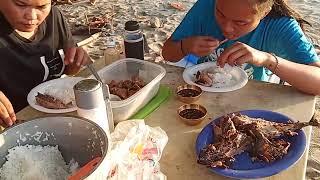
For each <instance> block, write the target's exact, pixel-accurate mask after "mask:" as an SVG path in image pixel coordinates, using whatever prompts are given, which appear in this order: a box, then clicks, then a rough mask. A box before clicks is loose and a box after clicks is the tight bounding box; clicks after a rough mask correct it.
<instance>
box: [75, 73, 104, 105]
mask: <svg viewBox="0 0 320 180" xmlns="http://www.w3.org/2000/svg"><path fill="white" fill-rule="evenodd" d="M73 90H74V95H75V99H76V104H77V107H79V108H82V109H94V108H96V107H99V106H100V105H101V104H102V103H104V99H103V92H102V83H101V82H100V81H97V80H95V79H84V80H81V81H79V82H78V83H77V84H75V85H74V86H73Z"/></svg>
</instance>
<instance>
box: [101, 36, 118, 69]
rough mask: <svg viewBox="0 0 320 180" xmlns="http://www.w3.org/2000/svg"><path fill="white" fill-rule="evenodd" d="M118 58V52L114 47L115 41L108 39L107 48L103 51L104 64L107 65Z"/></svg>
mask: <svg viewBox="0 0 320 180" xmlns="http://www.w3.org/2000/svg"><path fill="white" fill-rule="evenodd" d="M119 59H120V52H119V50H118V49H117V48H116V42H114V41H109V42H108V43H107V49H106V50H105V51H104V62H105V65H106V66H107V65H109V64H111V63H113V62H115V61H117V60H119Z"/></svg>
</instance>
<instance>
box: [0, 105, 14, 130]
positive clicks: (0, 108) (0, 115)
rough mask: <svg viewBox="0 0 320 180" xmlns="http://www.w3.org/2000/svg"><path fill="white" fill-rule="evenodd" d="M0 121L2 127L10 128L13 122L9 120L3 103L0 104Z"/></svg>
mask: <svg viewBox="0 0 320 180" xmlns="http://www.w3.org/2000/svg"><path fill="white" fill-rule="evenodd" d="M0 119H1V120H2V122H3V123H4V124H5V126H4V127H8V126H12V125H13V121H12V120H11V118H10V116H9V113H8V111H7V109H6V107H5V106H4V105H3V103H0Z"/></svg>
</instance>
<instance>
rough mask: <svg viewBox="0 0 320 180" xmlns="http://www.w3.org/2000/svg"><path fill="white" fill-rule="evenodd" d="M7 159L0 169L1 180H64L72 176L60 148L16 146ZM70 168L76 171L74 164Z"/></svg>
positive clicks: (10, 150)
mask: <svg viewBox="0 0 320 180" xmlns="http://www.w3.org/2000/svg"><path fill="white" fill-rule="evenodd" d="M6 159H7V161H6V162H5V163H4V164H3V166H2V167H1V168H0V179H1V180H64V179H67V177H68V176H69V175H70V173H69V172H68V171H69V167H68V165H67V164H66V163H65V161H64V159H63V157H62V155H61V153H60V151H59V150H58V146H40V145H38V146H34V145H25V146H16V147H14V148H12V149H9V153H8V155H7V156H6ZM76 166H77V163H76ZM70 167H72V170H75V169H76V168H75V165H74V164H73V165H70Z"/></svg>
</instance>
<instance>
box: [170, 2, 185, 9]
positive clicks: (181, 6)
mask: <svg viewBox="0 0 320 180" xmlns="http://www.w3.org/2000/svg"><path fill="white" fill-rule="evenodd" d="M169 5H170V7H172V8H174V9H177V10H179V11H185V10H186V6H185V5H184V4H182V3H180V2H170V3H169Z"/></svg>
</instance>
